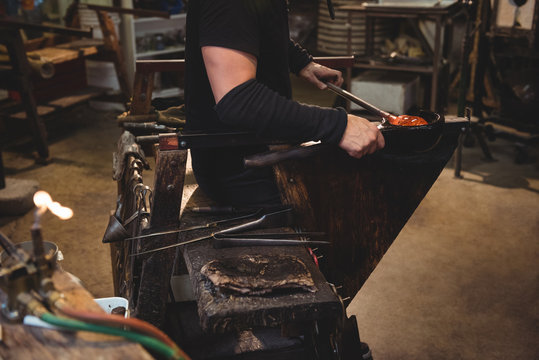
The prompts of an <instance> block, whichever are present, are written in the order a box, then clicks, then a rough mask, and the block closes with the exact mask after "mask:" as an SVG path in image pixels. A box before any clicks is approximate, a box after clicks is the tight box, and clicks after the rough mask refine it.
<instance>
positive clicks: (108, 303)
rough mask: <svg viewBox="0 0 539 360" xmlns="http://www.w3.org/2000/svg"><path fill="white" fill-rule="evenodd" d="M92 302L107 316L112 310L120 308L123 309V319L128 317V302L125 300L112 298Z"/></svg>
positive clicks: (117, 297)
mask: <svg viewBox="0 0 539 360" xmlns="http://www.w3.org/2000/svg"><path fill="white" fill-rule="evenodd" d="M94 301H95V302H96V303H97V305H99V306H100V307H101V309H103V310H105V312H106V313H107V314H110V313H111V311H112V309H114V308H117V307H119V306H122V307H124V308H125V317H126V318H128V317H129V301H127V299H126V298H123V297H119V296H113V297H106V298H99V299H94Z"/></svg>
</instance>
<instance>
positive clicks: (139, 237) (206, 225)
mask: <svg viewBox="0 0 539 360" xmlns="http://www.w3.org/2000/svg"><path fill="white" fill-rule="evenodd" d="M259 213H260V211H256V212H254V213H251V214H247V215H243V216H238V217H235V218H230V219H224V220H217V221H213V222H210V223H207V224H204V225H197V226H191V227H188V228H185V229H174V230H166V231H160V232H156V233H151V234H144V235H138V236H133V237H130V238H127V239H122V240H118V241H128V240H137V239H145V238H149V237H154V236H161V235H168V234H175V233H183V232H188V231H194V230H202V229H209V228H213V227H216V226H218V225H221V224H225V223H228V222H233V221H237V220H243V219H248V218H251V217H253V216H256V215H258V214H259ZM204 238H206V237H204Z"/></svg>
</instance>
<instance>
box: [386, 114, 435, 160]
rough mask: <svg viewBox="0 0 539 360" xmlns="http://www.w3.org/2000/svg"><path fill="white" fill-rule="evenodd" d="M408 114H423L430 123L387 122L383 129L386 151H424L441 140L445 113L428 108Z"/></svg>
mask: <svg viewBox="0 0 539 360" xmlns="http://www.w3.org/2000/svg"><path fill="white" fill-rule="evenodd" d="M408 115H414V116H421V117H422V118H423V119H425V120H426V121H427V122H428V125H420V126H398V125H391V124H389V123H388V124H385V125H384V126H383V127H382V129H381V131H382V134H383V135H384V139H385V142H386V146H385V148H384V150H383V151H384V152H391V153H408V152H423V151H427V150H430V149H432V148H433V147H434V146H435V145H436V144H437V143H438V141H440V138H441V136H442V132H443V128H444V122H445V121H444V117H443V115H440V114H437V113H435V112H432V111H428V110H419V111H417V112H415V113H412V114H408Z"/></svg>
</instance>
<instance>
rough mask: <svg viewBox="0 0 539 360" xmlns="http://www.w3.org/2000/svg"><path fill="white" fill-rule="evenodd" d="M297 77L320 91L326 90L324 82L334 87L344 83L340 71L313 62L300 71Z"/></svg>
mask: <svg viewBox="0 0 539 360" xmlns="http://www.w3.org/2000/svg"><path fill="white" fill-rule="evenodd" d="M299 76H300V77H302V78H304V79H305V80H307V81H308V82H310V83H311V84H313V85H314V86H316V87H317V88H319V89H320V90H324V89H325V88H327V85H326V84H325V82H330V83H332V84H334V85H336V86H341V85H342V83H343V81H344V79H343V77H342V73H341V72H340V71H338V70H334V69H330V68H328V67H325V66H324V65H320V64H317V63H315V62H314V61H313V62H310V63H309V64H308V65H307V66H305V67H304V68H303V69H301V71H300V72H299Z"/></svg>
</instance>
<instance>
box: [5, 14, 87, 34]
mask: <svg viewBox="0 0 539 360" xmlns="http://www.w3.org/2000/svg"><path fill="white" fill-rule="evenodd" d="M0 27H8V28H12V29H13V28H16V29H25V30H38V31H45V32H50V33H55V34H60V35H68V36H80V37H88V38H91V37H92V36H93V35H92V34H93V32H92V30H91V29H90V30H81V29H76V28H68V27H63V26H57V25H39V24H32V23H27V22H24V21H19V20H14V19H10V18H3V19H0Z"/></svg>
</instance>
